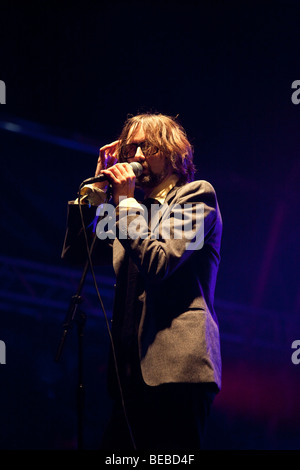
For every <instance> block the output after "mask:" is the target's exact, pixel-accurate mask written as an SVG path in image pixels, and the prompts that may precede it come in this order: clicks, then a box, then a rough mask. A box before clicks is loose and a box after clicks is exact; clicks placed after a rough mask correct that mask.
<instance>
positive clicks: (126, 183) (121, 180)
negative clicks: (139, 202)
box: [101, 163, 136, 205]
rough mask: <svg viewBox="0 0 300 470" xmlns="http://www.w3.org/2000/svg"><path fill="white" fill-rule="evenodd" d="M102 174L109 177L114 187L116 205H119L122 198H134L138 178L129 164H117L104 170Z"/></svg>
mask: <svg viewBox="0 0 300 470" xmlns="http://www.w3.org/2000/svg"><path fill="white" fill-rule="evenodd" d="M101 173H102V174H105V175H107V177H108V180H109V182H110V183H111V185H112V195H113V200H114V203H115V204H116V205H118V204H119V202H120V198H122V197H123V198H124V197H134V189H135V179H136V176H135V174H134V171H133V169H132V167H131V165H129V163H117V164H115V165H113V166H111V167H110V168H107V169H106V170H102V172H101Z"/></svg>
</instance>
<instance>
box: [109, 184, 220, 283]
mask: <svg viewBox="0 0 300 470" xmlns="http://www.w3.org/2000/svg"><path fill="white" fill-rule="evenodd" d="M160 210H161V214H162V215H161V216H160V218H159V219H158V224H157V226H155V223H154V224H153V216H152V218H151V224H152V225H151V224H150V226H149V225H148V219H147V217H146V215H148V214H147V211H146V208H143V211H142V212H143V213H142V214H141V213H140V214H137V213H132V210H131V209H129V210H126V209H125V208H120V209H119V211H118V213H117V221H116V223H117V228H118V230H117V234H118V238H119V241H120V242H121V243H122V245H123V247H124V248H125V250H126V251H127V252H128V253H129V255H130V256H131V257H132V258H133V260H134V262H135V263H136V265H137V267H138V269H139V270H140V271H141V272H142V273H143V274H144V276H145V277H146V278H147V279H148V280H149V281H150V282H159V281H161V280H164V279H167V278H168V277H170V276H171V275H172V274H173V273H174V272H175V271H176V270H177V269H178V268H179V267H180V266H181V265H182V264H183V263H185V262H186V261H187V260H188V259H189V258H190V257H191V256H193V254H194V253H195V251H198V250H201V249H202V248H203V246H204V244H211V249H212V250H214V251H215V255H216V257H217V258H218V256H219V241H220V236H221V230H222V222H221V215H220V212H219V207H218V202H217V197H216V193H215V190H214V188H213V187H212V185H211V184H210V183H208V182H207V181H203V180H202V181H194V182H192V183H188V184H186V185H185V186H182V187H180V188H179V189H178V190H177V193H176V196H175V197H174V198H173V200H172V201H171V203H169V204H164V205H163V206H161V208H160ZM140 212H141V211H140ZM153 230H154V232H153Z"/></svg>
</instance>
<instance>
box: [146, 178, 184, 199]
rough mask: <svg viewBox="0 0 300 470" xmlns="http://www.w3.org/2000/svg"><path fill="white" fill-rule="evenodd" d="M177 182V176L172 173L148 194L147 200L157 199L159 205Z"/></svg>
mask: <svg viewBox="0 0 300 470" xmlns="http://www.w3.org/2000/svg"><path fill="white" fill-rule="evenodd" d="M178 180H179V178H178V176H177V175H175V174H174V173H173V174H172V175H170V176H168V178H166V179H165V180H164V181H162V183H160V184H159V185H158V186H156V188H154V189H153V191H152V192H151V193H150V194H149V196H148V197H149V198H153V199H157V201H158V202H159V203H160V204H163V203H164V202H165V199H166V197H167V194H168V193H169V191H171V189H172V188H174V186H175V185H176V183H177V181H178Z"/></svg>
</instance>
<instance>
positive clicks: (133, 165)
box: [80, 162, 143, 187]
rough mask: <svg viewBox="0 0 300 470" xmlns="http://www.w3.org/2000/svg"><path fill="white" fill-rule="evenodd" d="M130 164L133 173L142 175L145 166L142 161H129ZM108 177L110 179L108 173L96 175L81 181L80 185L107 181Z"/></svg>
mask: <svg viewBox="0 0 300 470" xmlns="http://www.w3.org/2000/svg"><path fill="white" fill-rule="evenodd" d="M129 165H130V166H131V168H132V169H133V173H134V174H135V176H140V175H141V174H142V173H143V167H142V165H141V164H140V163H138V162H132V163H129ZM107 179H108V177H107V175H104V174H102V175H98V176H94V177H93V178H88V179H86V180H84V181H83V182H82V183H81V185H80V187H82V186H84V185H86V184H92V183H100V182H101V181H106V180H107Z"/></svg>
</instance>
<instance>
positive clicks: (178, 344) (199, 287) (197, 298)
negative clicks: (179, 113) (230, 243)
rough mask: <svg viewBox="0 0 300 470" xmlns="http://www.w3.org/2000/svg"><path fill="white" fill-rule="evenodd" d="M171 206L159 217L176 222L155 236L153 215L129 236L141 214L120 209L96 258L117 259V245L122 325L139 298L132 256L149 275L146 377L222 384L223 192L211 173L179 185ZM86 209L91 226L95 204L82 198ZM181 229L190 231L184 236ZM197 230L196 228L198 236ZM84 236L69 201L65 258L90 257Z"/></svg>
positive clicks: (142, 319) (143, 300) (140, 332)
mask: <svg viewBox="0 0 300 470" xmlns="http://www.w3.org/2000/svg"><path fill="white" fill-rule="evenodd" d="M191 205H193V207H194V209H195V208H197V207H198V208H200V207H201V211H198V212H197V210H192V209H191V207H192V206H191ZM180 207H181V208H183V212H182V217H181V218H180V216H178V217H177V216H176V215H174V214H177V215H178V211H177V212H176V211H174V212H173V208H177V209H178V210H179V208H180ZM166 208H169V209H170V211H169V212H168V210H165V212H164V210H162V214H159V216H158V217H157V219H156V222H157V224H156V225H157V227H156V228H162V227H164V225H165V224H166V223H169V227H170V229H169V233H168V236H167V237H165V238H164V236H157V235H156V236H155V237H153V235H152V237H151V236H150V232H149V228H148V224H146V223H145V224H144V226H142V227H141V229H140V236H138V237H135V238H133V237H131V236H127V230H128V228H129V227H130V226H132V223H134V222H135V219H136V217H137V215H136V214H133V215H129V216H128V214H126V215H127V217H126V218H124V214H125V212H124V211H120V214H118V215H117V217H116V234H117V236H116V237H115V238H114V239H113V240H106V241H104V240H97V243H96V245H95V248H94V251H93V256H92V259H93V262H95V263H97V264H99V262H100V264H101V263H102V264H104V263H107V262H110V263H111V249H112V257H113V267H114V271H115V274H116V292H115V300H114V314H113V325H114V322H115V328H116V331H117V330H118V328H119V326H120V324H121V322H120V319H121V318H124V317H126V315H127V314H128V308H127V307H128V305H129V304H130V302H131V305H132V299H131V300H130V299H129V300H128V299H127V298H126V292H127V286H128V282H131V281H128V269H127V268H128V259H130V261H131V264H133V265H134V266H135V270H136V272H137V275H138V276H139V278H141V279H142V283H141V282H139V284H138V285H139V287H138V289H136V294H135V295H136V296H137V299H136V301H137V302H138V303H139V309H140V312H139V315H138V317H137V325H136V328H137V346H138V355H139V362H140V369H141V373H142V377H143V380H144V382H145V383H146V384H147V385H150V386H156V385H160V384H162V383H170V382H188V383H203V382H204V383H207V382H208V383H214V384H216V385H217V387H218V388H219V389H220V388H221V352H220V335H219V326H218V320H217V316H216V313H215V310H214V293H215V286H216V279H217V272H218V268H219V262H220V245H221V235H222V219H221V214H220V210H219V206H218V202H217V197H216V193H215V190H214V188H213V187H212V185H211V184H210V183H208V182H207V181H204V180H201V181H194V182H191V183H188V184H185V185H183V186H175V187H174V188H173V189H171V191H170V192H169V193H168V195H167V198H166V200H165V204H164V205H163V209H166ZM82 209H83V213H84V220H85V224H86V226H89V229H88V232H89V234H92V227H93V223H92V221H93V220H95V219H94V217H95V208H93V207H88V206H82ZM179 212H180V211H179ZM185 213H186V214H188V216H187V217H185ZM199 214H202V216H203V217H202V219H201V215H200V216H199ZM199 217H200V219H201V220H200V219H199ZM152 220H153V219H152ZM141 225H143V224H141ZM153 227H154V225H153ZM153 227H152V228H153ZM94 228H95V225H94ZM178 229H179V232H180V230H181V232H180V233H181V234H183V235H184V236H178ZM156 233H157V232H156ZM175 233H176V234H177V235H175ZM191 233H192V234H194V239H192V240H191V239H190V236H191V235H189V234H191ZM187 236H188V237H189V239H187V238H186V237H187ZM194 240H197V243H194ZM82 242H83V237H82V226H81V220H80V215H79V208H78V205H74V204H69V205H68V222H67V231H66V236H65V241H64V247H63V251H62V258H64V259H66V260H67V261H70V262H72V263H76V264H78V263H83V262H84V260H85V259H86V256H85V250H84V249H83V247H82ZM191 243H192V245H191ZM193 243H194V244H193ZM190 247H194V248H193V249H190ZM132 282H136V279H135V280H133V281H132ZM124 286H125V287H124ZM134 305H136V303H135V304H134ZM126 308H127V312H126ZM114 318H116V319H117V320H116V321H115V320H114ZM113 328H114V326H113ZM119 331H120V328H119ZM119 336H120V335H119ZM116 338H118V331H117V334H116ZM125 344H126V343H125Z"/></svg>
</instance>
